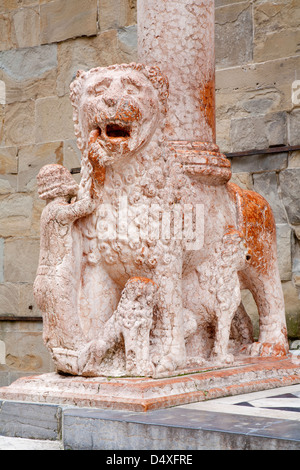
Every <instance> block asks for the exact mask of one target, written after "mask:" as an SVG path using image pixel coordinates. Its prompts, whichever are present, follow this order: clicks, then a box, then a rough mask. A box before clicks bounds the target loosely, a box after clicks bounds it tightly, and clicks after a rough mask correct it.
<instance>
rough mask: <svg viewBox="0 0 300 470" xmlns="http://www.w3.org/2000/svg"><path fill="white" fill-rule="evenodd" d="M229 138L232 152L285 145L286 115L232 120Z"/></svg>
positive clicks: (268, 115) (273, 114)
mask: <svg viewBox="0 0 300 470" xmlns="http://www.w3.org/2000/svg"><path fill="white" fill-rule="evenodd" d="M230 136H231V144H232V149H233V151H243V150H251V149H264V148H267V147H270V146H280V145H285V144H286V143H287V116H286V113H284V112H282V113H271V114H267V115H266V116H255V117H249V118H241V119H240V118H238V119H233V120H232V121H231V132H230Z"/></svg>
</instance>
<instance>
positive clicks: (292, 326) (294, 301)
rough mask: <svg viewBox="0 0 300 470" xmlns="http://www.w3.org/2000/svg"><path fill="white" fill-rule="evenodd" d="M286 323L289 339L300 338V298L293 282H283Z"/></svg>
mask: <svg viewBox="0 0 300 470" xmlns="http://www.w3.org/2000/svg"><path fill="white" fill-rule="evenodd" d="M282 290H283V295H284V302H285V312H286V321H287V329H288V336H289V338H300V298H299V295H298V292H297V287H296V286H294V284H293V282H292V281H288V282H283V283H282Z"/></svg>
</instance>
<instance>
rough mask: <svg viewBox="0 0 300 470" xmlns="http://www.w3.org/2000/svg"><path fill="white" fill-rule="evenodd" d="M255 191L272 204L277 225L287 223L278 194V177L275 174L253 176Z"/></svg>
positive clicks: (267, 173)
mask: <svg viewBox="0 0 300 470" xmlns="http://www.w3.org/2000/svg"><path fill="white" fill-rule="evenodd" d="M253 182H254V190H255V191H257V192H258V193H259V194H261V195H262V196H263V197H264V198H265V199H266V200H267V201H268V203H269V204H270V206H271V208H272V211H273V214H274V216H275V220H276V222H277V223H279V224H282V223H287V216H286V211H285V208H284V205H283V204H282V201H281V198H280V195H279V192H278V189H279V188H278V176H277V173H275V172H270V173H269V172H266V173H261V174H254V175H253Z"/></svg>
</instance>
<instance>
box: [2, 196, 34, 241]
mask: <svg viewBox="0 0 300 470" xmlns="http://www.w3.org/2000/svg"><path fill="white" fill-rule="evenodd" d="M32 206H33V200H32V197H31V196H30V195H26V194H22V193H16V194H11V195H8V196H0V236H1V237H14V236H20V237H21V236H23V235H25V236H26V235H29V231H30V225H31V216H32Z"/></svg>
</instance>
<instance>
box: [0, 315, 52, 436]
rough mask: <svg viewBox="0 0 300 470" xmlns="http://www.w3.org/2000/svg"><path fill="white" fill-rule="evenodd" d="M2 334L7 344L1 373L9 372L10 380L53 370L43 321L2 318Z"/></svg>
mask: <svg viewBox="0 0 300 470" xmlns="http://www.w3.org/2000/svg"><path fill="white" fill-rule="evenodd" d="M0 336H1V340H2V341H4V342H5V345H6V360H5V366H2V371H1V373H2V372H8V379H9V381H13V380H16V379H17V378H19V377H22V376H26V375H35V374H42V373H45V372H51V371H53V362H52V360H51V357H50V354H49V353H48V351H47V349H46V347H45V346H44V343H43V338H42V321H36V322H27V321H26V322H25V321H4V320H2V321H1V322H0ZM0 429H1V428H0Z"/></svg>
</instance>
